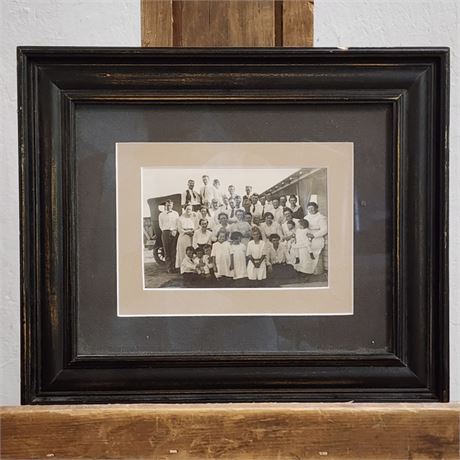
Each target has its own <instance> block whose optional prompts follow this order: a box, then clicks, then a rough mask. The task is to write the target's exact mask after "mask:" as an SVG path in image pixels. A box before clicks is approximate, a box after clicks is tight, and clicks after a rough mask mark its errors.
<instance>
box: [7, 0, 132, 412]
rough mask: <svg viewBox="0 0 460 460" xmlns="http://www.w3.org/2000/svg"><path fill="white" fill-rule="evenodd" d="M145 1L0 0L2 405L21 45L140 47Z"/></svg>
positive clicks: (14, 394)
mask: <svg viewBox="0 0 460 460" xmlns="http://www.w3.org/2000/svg"><path fill="white" fill-rule="evenodd" d="M139 5H140V0H0V101H1V105H0V107H1V109H0V111H1V113H0V120H1V124H0V203H1V208H0V209H1V212H0V261H1V263H0V405H10V404H19V401H20V398H19V395H20V390H19V376H20V368H19V350H20V346H19V235H18V228H19V213H18V206H19V204H18V178H17V177H18V167H17V163H18V161H17V158H18V153H17V151H18V149H17V144H18V140H17V116H16V46H19V45H46V46H139V45H140V6H139Z"/></svg>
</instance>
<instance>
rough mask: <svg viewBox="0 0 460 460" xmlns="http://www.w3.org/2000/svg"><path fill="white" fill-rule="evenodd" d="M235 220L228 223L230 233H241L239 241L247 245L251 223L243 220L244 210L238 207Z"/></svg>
mask: <svg viewBox="0 0 460 460" xmlns="http://www.w3.org/2000/svg"><path fill="white" fill-rule="evenodd" d="M236 219H237V220H236V222H235V223H233V224H232V225H230V235H231V234H232V233H234V232H239V233H241V243H242V244H243V245H244V246H247V245H248V243H249V240H250V239H251V224H250V223H248V222H247V221H246V220H244V211H243V210H242V209H238V210H237V211H236Z"/></svg>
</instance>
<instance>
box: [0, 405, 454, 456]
mask: <svg viewBox="0 0 460 460" xmlns="http://www.w3.org/2000/svg"><path fill="white" fill-rule="evenodd" d="M459 413H460V406H459V405H453V404H450V405H449V404H417V405H415V404H390V405H383V404H381V405H375V404H374V405H368V404H321V405H318V404H316V405H306V404H227V405H213V404H208V405H108V406H79V407H76V406H46V407H43V406H38V407H30V406H23V407H17V408H4V409H3V410H2V411H1V422H2V430H1V446H2V447H1V449H2V452H1V454H2V458H4V459H7V458H8V459H11V458H15V459H16V458H21V459H28V458H53V459H57V458H60V459H70V458H72V459H76V458H112V459H119V458H124V459H127V458H129V459H139V458H143V459H176V460H179V459H217V458H219V459H233V460H236V459H245V460H249V459H254V460H255V459H264V460H270V459H278V460H280V459H310V458H327V459H354V460H356V459H386V460H387V459H406V458H407V459H441V458H442V459H458V458H459Z"/></svg>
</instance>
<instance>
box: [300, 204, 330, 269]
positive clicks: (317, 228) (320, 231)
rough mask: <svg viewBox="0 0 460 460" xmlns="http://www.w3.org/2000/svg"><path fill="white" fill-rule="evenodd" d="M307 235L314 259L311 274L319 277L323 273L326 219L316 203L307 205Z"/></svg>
mask: <svg viewBox="0 0 460 460" xmlns="http://www.w3.org/2000/svg"><path fill="white" fill-rule="evenodd" d="M305 219H306V220H307V221H308V235H309V236H310V238H312V240H311V248H312V251H313V255H314V257H315V261H314V262H315V263H314V264H313V272H312V273H313V274H315V275H320V274H321V273H323V271H324V265H323V256H322V254H321V253H322V251H323V248H324V244H325V240H324V237H325V236H326V235H327V217H326V216H323V215H322V214H321V213H320V212H319V211H318V205H317V203H315V202H313V201H311V202H310V203H308V204H307V215H306V216H305Z"/></svg>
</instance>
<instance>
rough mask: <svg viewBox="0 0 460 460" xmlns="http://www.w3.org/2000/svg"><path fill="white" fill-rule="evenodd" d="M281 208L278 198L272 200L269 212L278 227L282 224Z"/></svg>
mask: <svg viewBox="0 0 460 460" xmlns="http://www.w3.org/2000/svg"><path fill="white" fill-rule="evenodd" d="M283 211H284V210H283V208H282V207H281V206H280V201H279V199H278V198H273V199H272V203H271V210H270V212H271V213H272V214H273V221H274V222H278V223H279V224H280V225H281V224H282V223H283V222H284V215H283Z"/></svg>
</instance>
